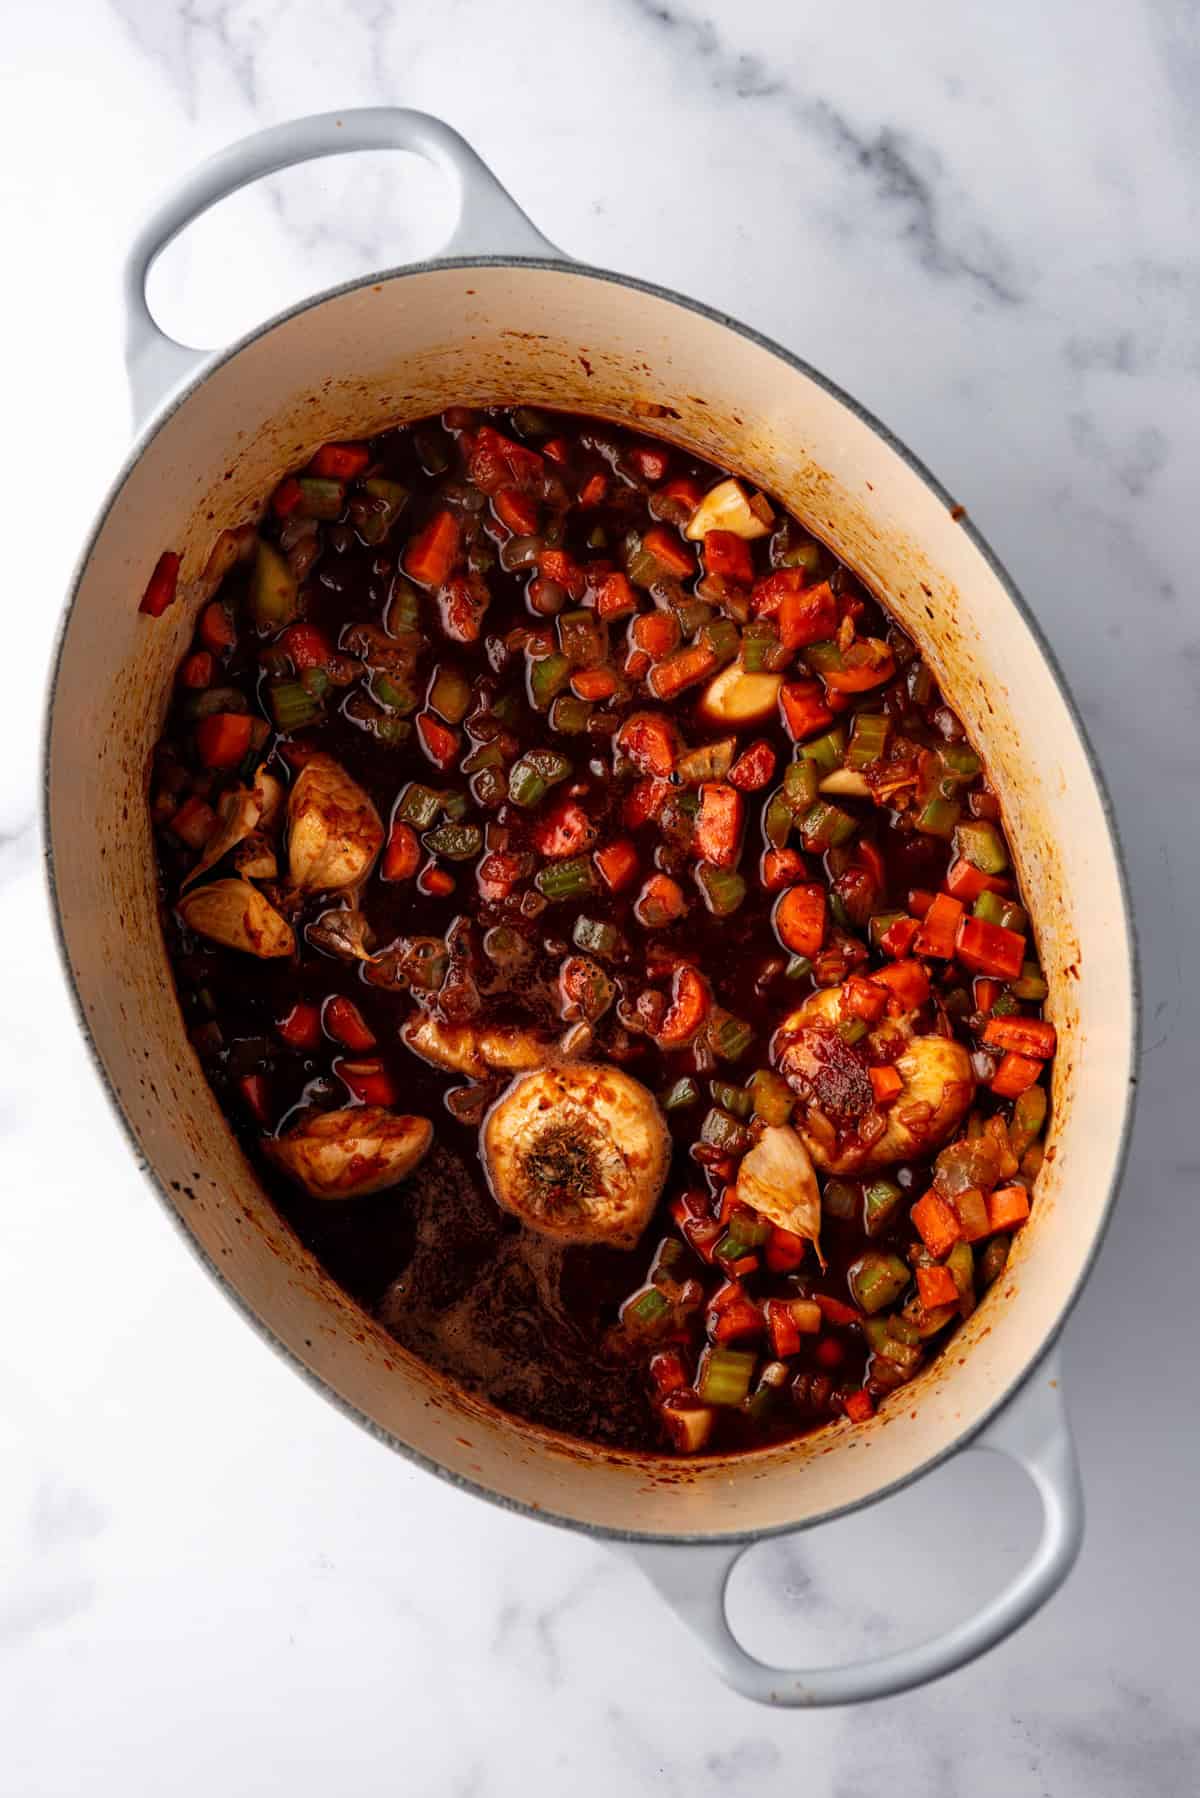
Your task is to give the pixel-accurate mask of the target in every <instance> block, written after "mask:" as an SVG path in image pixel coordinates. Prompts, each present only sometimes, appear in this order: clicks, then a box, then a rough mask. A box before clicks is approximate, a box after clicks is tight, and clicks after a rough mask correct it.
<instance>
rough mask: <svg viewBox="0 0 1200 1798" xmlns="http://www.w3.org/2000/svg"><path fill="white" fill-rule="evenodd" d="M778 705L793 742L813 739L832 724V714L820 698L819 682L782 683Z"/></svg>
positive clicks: (797, 681)
mask: <svg viewBox="0 0 1200 1798" xmlns="http://www.w3.org/2000/svg"><path fill="white" fill-rule="evenodd" d="M779 703H780V705H781V706H782V707H783V721H784V723H785V724H786V725H787V729H788V734H789V736H790V737H791V738H792V740H793V742H796V743H800V742H802V741H803V740H804V738H805V737H814V736H816V734H817V732H818V731H821V730H828V729H829V726H830V725H831V724H832V723H833V713H832V712H831V711H830V709H829V707H828V706H827V705H826V703H825V700H824V698H823V697H822V693H821V683H820V682H819V681H815V680H790V681H784V683H783V686H782V687H781V688H780V689H779Z"/></svg>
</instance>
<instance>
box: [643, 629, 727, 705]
mask: <svg viewBox="0 0 1200 1798" xmlns="http://www.w3.org/2000/svg"><path fill="white" fill-rule="evenodd" d="M717 665H718V662H717V657H716V656H715V655H714V654H713V652H712V650H711V649H709V648H708V647H707V645H706V644H704V643H689V644H688V645H687V646H686V648H684V649H677V650H676V651H675V654H674V655H670V656H667V657H665V658H664V660H663V661H661V662H656V663H655V665H654V667H653V668H651V670H650V672H649V674H648V675H647V676H646V685H647V686H648V687H649V689H650V691H651V692H652V693H653V694H654V696H655V698H656V699H674V697H675V695H676V694H677V693H682V692H683V691H684V689H685V688H687V687H694V686H695V684H696V682H697V681H702V680H704V679H706V678H707V676H708V675H710V674H713V673H715V671H716V668H717Z"/></svg>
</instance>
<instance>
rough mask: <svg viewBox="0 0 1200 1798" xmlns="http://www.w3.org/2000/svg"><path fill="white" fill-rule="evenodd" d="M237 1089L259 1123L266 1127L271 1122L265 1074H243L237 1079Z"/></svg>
mask: <svg viewBox="0 0 1200 1798" xmlns="http://www.w3.org/2000/svg"><path fill="white" fill-rule="evenodd" d="M238 1091H239V1092H240V1093H241V1095H242V1098H243V1099H244V1100H245V1101H246V1104H247V1105H248V1106H249V1108H250V1110H251V1112H252V1113H253V1114H254V1116H255V1117H256V1118H257V1119H258V1121H259V1123H260V1124H261V1125H262V1126H263V1128H264V1129H266V1127H267V1125H268V1124H269V1123H270V1122H271V1106H270V1100H269V1097H268V1092H267V1082H266V1078H265V1076H264V1075H262V1074H243V1075H242V1077H241V1079H240V1080H239V1081H238Z"/></svg>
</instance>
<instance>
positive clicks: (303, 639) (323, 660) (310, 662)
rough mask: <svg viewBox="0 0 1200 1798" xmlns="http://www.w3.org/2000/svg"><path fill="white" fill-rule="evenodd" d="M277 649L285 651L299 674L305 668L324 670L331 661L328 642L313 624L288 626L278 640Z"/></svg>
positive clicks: (331, 656)
mask: <svg viewBox="0 0 1200 1798" xmlns="http://www.w3.org/2000/svg"><path fill="white" fill-rule="evenodd" d="M279 647H280V649H283V650H286V651H287V653H288V655H289V656H290V657H291V658H292V663H293V665H294V666H295V667H296V668H297V669H299V670H301V672H302V671H303V670H304V669H305V668H326V667H328V665H329V663H330V662H331V661H332V659H333V651H332V649H331V648H330V647H329V643H328V641H327V640H326V638H325V636H324V634H323V633H322V632H321V631H319V630H318V629H317V627H316V625H315V624H289V625H288V627H287V629H286V630H285V631H284V632H283V635H282V636H281V637H280V639H279Z"/></svg>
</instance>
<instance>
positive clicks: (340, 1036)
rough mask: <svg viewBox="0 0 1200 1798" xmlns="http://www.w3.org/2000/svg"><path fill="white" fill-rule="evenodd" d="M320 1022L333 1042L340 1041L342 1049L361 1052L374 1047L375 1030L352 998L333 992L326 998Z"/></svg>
mask: <svg viewBox="0 0 1200 1798" xmlns="http://www.w3.org/2000/svg"><path fill="white" fill-rule="evenodd" d="M321 1023H322V1025H323V1026H324V1028H325V1031H326V1033H327V1035H329V1036H331V1037H332V1038H333V1040H334V1042H336V1043H341V1045H342V1047H343V1048H344V1049H353V1050H354V1051H355V1052H356V1053H361V1052H362V1051H364V1050H366V1049H373V1048H374V1047H375V1042H376V1038H375V1032H374V1031H373V1030H372V1029H371V1027H370V1025H369V1024H368V1023H367V1020H366V1019H365V1018H364V1017H363V1015H362V1012H361V1011H360V1010H359V1009H358V1006H357V1005H356V1004H355V1003H354V1001H353V999H347V998H346V997H345V996H344V995H343V994H342V993H335V994H334V995H333V997H332V998H331V999H326V1001H325V1004H324V1007H323V1008H322V1011H321Z"/></svg>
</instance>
